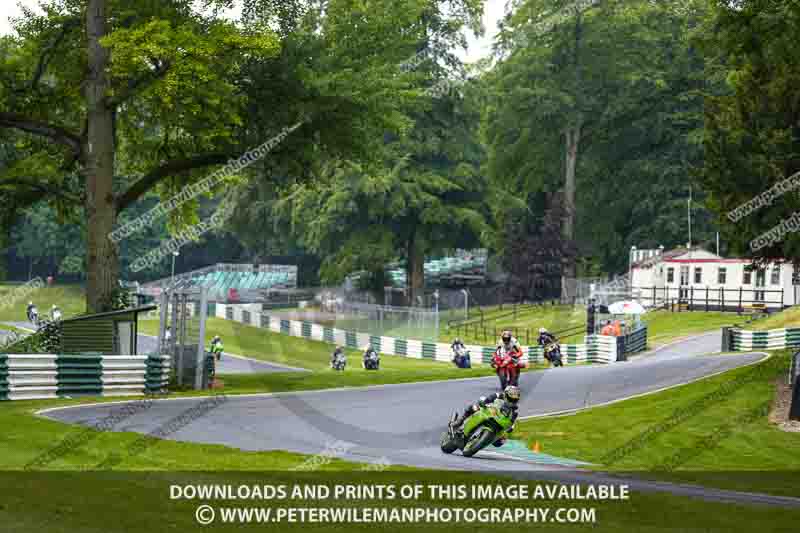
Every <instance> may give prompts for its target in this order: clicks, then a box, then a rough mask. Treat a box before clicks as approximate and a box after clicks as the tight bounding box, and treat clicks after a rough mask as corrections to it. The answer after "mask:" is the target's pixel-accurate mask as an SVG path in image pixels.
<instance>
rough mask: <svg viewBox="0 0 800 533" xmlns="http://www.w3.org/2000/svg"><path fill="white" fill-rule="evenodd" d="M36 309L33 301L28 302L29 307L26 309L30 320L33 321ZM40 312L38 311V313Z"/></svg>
mask: <svg viewBox="0 0 800 533" xmlns="http://www.w3.org/2000/svg"><path fill="white" fill-rule="evenodd" d="M35 311H36V306H35V305H33V302H28V309H27V310H26V311H25V313H26V315H27V316H28V321H29V322H33V321H34V320H33V313H34V312H35ZM37 314H38V313H37Z"/></svg>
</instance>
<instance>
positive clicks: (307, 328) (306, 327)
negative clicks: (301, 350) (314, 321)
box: [300, 322, 311, 338]
mask: <svg viewBox="0 0 800 533" xmlns="http://www.w3.org/2000/svg"><path fill="white" fill-rule="evenodd" d="M300 334H301V335H302V336H303V337H305V338H309V337H311V322H303V323H302V324H301V326H300Z"/></svg>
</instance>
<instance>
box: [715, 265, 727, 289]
mask: <svg viewBox="0 0 800 533" xmlns="http://www.w3.org/2000/svg"><path fill="white" fill-rule="evenodd" d="M727 281H728V271H727V270H726V268H725V267H719V272H718V273H717V283H719V284H720V285H725V283H726V282H727Z"/></svg>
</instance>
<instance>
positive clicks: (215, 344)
mask: <svg viewBox="0 0 800 533" xmlns="http://www.w3.org/2000/svg"><path fill="white" fill-rule="evenodd" d="M222 349H223V346H222V339H220V338H219V335H214V338H213V339H211V350H210V352H211V354H212V355H213V356H214V357H216V359H217V361H220V360H221V359H222Z"/></svg>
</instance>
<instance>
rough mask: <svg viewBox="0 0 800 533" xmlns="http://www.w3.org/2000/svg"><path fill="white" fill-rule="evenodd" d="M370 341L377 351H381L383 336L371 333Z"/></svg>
mask: <svg viewBox="0 0 800 533" xmlns="http://www.w3.org/2000/svg"><path fill="white" fill-rule="evenodd" d="M369 343H370V344H371V345H372V347H373V348H374V349H375V351H376V352H378V353H381V338H380V337H379V336H378V335H370V337H369Z"/></svg>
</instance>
